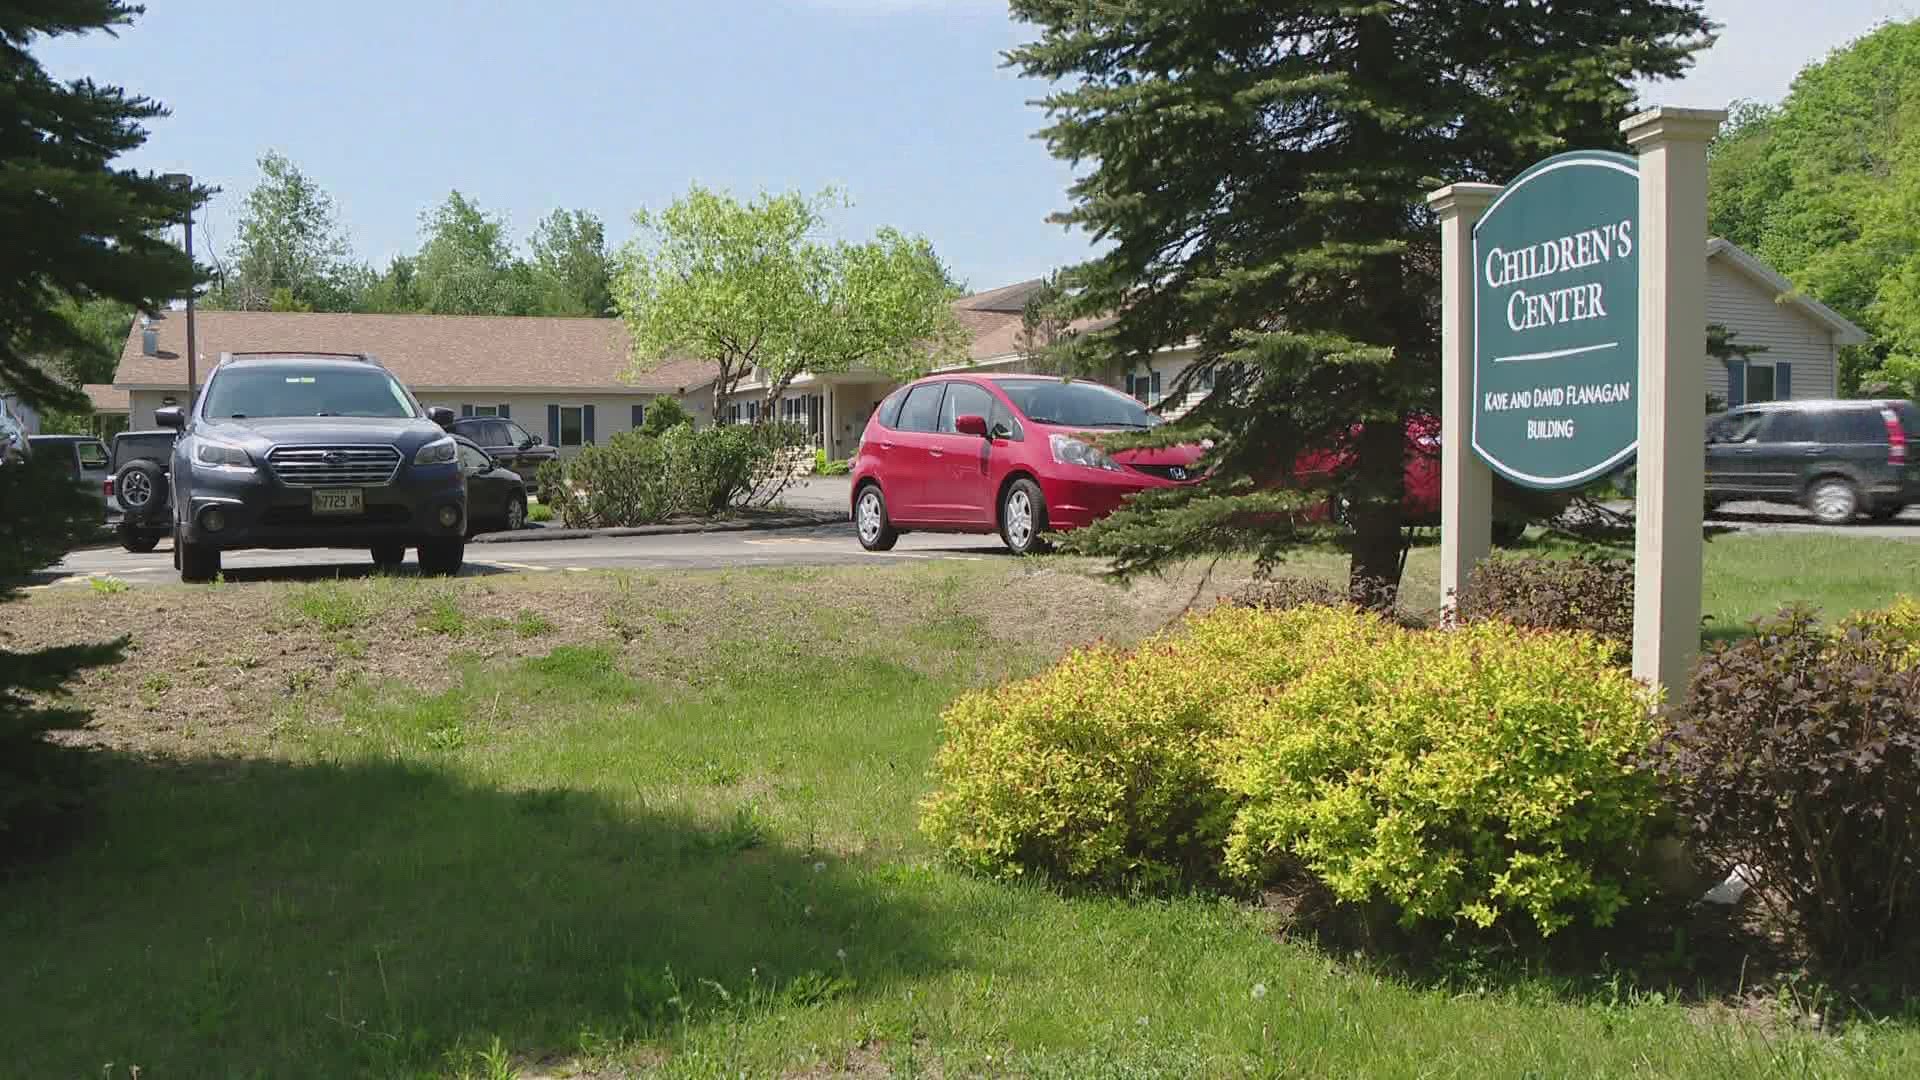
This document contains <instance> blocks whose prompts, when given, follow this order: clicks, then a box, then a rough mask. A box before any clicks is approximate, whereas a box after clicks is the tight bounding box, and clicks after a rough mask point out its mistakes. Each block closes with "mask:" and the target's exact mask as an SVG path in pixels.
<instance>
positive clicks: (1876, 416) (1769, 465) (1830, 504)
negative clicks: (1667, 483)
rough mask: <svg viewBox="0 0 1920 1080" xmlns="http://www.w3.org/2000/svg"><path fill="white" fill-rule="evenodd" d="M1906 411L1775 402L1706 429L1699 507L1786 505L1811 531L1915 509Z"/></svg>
mask: <svg viewBox="0 0 1920 1080" xmlns="http://www.w3.org/2000/svg"><path fill="white" fill-rule="evenodd" d="M1916 435H1920V408H1916V407H1915V405H1914V403H1913V402H1911V401H1775V402H1768V403H1766V404H1763V405H1749V406H1747V407H1745V408H1741V409H1733V410H1730V411H1728V412H1724V413H1719V414H1716V415H1714V416H1712V417H1709V418H1708V419H1707V501H1708V503H1709V504H1710V505H1711V504H1718V503H1723V502H1733V501H1736V500H1753V501H1764V502H1778V503H1795V504H1798V505H1800V506H1804V507H1806V508H1807V510H1808V511H1809V512H1810V513H1812V514H1813V516H1814V517H1815V518H1816V519H1818V520H1819V521H1820V522H1822V523H1824V524H1828V525H1840V524H1845V523H1847V522H1850V521H1852V520H1854V519H1855V518H1856V517H1858V516H1860V515H1861V514H1865V515H1867V516H1869V517H1871V518H1873V519H1875V520H1877V521H1885V520H1887V519H1889V518H1892V517H1894V516H1895V515H1897V514H1899V513H1900V511H1902V510H1904V509H1906V508H1907V506H1908V505H1909V504H1911V503H1915V502H1920V461H1916V460H1915V458H1914V456H1913V452H1912V451H1913V442H1914V439H1915V437H1916Z"/></svg>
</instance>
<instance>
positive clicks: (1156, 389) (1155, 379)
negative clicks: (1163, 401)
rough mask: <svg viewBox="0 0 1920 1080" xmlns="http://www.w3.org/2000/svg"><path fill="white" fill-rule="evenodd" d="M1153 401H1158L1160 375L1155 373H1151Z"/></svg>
mask: <svg viewBox="0 0 1920 1080" xmlns="http://www.w3.org/2000/svg"><path fill="white" fill-rule="evenodd" d="M1153 400H1154V401H1155V402H1158V401H1159V400H1160V373H1159V372H1157V371H1156V372H1154V373H1153Z"/></svg>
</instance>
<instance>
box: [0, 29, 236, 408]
mask: <svg viewBox="0 0 1920 1080" xmlns="http://www.w3.org/2000/svg"><path fill="white" fill-rule="evenodd" d="M141 10H142V9H141V8H140V7H138V6H136V5H132V4H126V3H121V2H119V0H0V238H4V239H3V240H0V382H5V383H6V384H7V385H9V386H11V387H12V388H14V389H15V390H16V391H18V392H19V393H20V394H21V395H22V396H23V397H26V398H28V399H29V400H36V399H37V400H40V401H43V402H45V403H46V404H48V405H51V406H55V407H58V408H65V409H74V410H78V409H82V408H85V407H86V399H85V398H83V397H81V396H80V395H79V393H78V392H77V391H75V390H73V389H72V388H71V387H67V386H63V385H61V383H60V382H59V381H58V380H57V379H56V378H55V377H54V376H53V375H52V374H50V373H48V372H46V371H44V370H43V369H42V368H40V367H39V366H36V365H34V364H32V363H30V362H29V361H28V356H29V355H30V354H37V355H48V354H52V355H61V354H66V353H79V352H85V351H86V349H87V347H88V345H89V342H88V339H87V335H86V331H85V330H84V329H83V328H80V327H77V326H75V325H74V324H73V322H71V321H70V319H69V318H68V317H67V316H65V315H63V314H62V310H63V304H62V302H63V301H65V300H67V299H68V298H72V299H73V300H76V301H78V302H80V303H85V302H87V301H91V300H94V299H96V298H102V297H104V298H107V299H111V300H116V301H119V302H121V303H123V304H127V305H130V306H133V307H138V308H143V309H146V310H155V309H157V308H159V307H161V306H163V305H164V304H165V303H166V302H167V301H168V300H169V299H172V298H174V297H178V296H184V295H186V292H187V290H188V289H189V288H191V287H193V285H194V284H195V282H196V281H197V280H198V279H199V278H198V275H197V273H196V271H195V269H194V267H193V265H192V263H191V262H190V261H189V260H188V258H187V257H186V255H185V254H183V253H182V252H181V251H180V249H179V248H177V247H174V246H172V245H171V244H169V243H168V242H167V241H166V240H165V239H164V237H165V236H167V235H170V234H171V230H173V229H174V228H176V227H177V226H178V225H179V223H180V221H181V219H182V217H184V216H185V214H186V212H187V205H188V202H189V200H191V201H192V202H193V203H195V204H196V205H197V204H198V203H200V202H202V201H204V200H205V199H206V196H207V195H208V191H207V190H206V189H204V188H202V189H199V190H196V191H194V192H191V193H188V192H182V191H176V190H174V189H173V188H171V187H170V186H168V184H167V182H166V181H165V180H162V179H161V178H160V177H158V176H155V175H153V174H152V173H138V172H134V171H132V170H129V169H115V168H112V167H110V166H111V163H112V161H113V160H114V159H115V158H116V157H119V156H120V155H121V154H125V153H127V152H128V151H131V150H133V149H135V148H137V147H138V146H140V145H141V144H142V143H144V142H146V140H147V134H146V130H145V128H143V127H142V126H141V125H142V124H143V123H144V122H145V121H148V120H152V119H154V118H155V117H159V116H164V115H166V110H165V108H163V107H162V106H161V105H160V104H158V103H157V102H155V101H153V100H151V99H149V98H145V97H140V96H138V95H131V94H128V93H127V92H126V91H125V90H123V89H121V88H119V87H117V86H100V85H97V84H95V83H94V82H93V81H92V80H91V79H78V80H75V81H73V82H69V83H61V82H57V81H55V80H54V79H53V78H52V77H51V76H50V75H48V74H47V72H46V69H44V68H43V67H41V66H40V63H39V61H37V60H35V59H34V58H33V56H32V55H30V54H29V53H28V52H27V47H28V46H29V45H30V44H32V43H33V42H34V41H35V40H36V39H38V38H42V37H52V36H55V35H61V34H74V33H82V32H85V31H88V30H108V31H111V30H113V29H114V28H116V27H120V26H124V25H126V24H127V23H129V22H131V21H132V20H133V17H134V16H135V15H138V14H139V13H140V12H141ZM67 310H71V309H67Z"/></svg>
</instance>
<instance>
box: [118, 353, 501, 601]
mask: <svg viewBox="0 0 1920 1080" xmlns="http://www.w3.org/2000/svg"><path fill="white" fill-rule="evenodd" d="M452 419H453V415H452V413H451V412H450V411H449V410H447V409H431V410H429V409H426V408H423V407H422V406H421V404H420V402H419V401H418V400H416V399H415V398H414V396H413V394H412V393H411V392H409V391H408V390H407V388H406V387H405V386H403V385H401V383H400V381H399V380H398V379H396V378H394V377H393V375H392V374H391V373H389V372H388V371H387V369H386V368H384V367H381V366H380V364H379V363H378V362H377V361H375V360H374V359H373V358H372V357H370V356H365V355H359V354H351V355H339V354H318V353H246V354H234V355H223V356H222V357H221V362H220V364H219V366H218V367H216V368H215V369H214V372H213V375H212V377H211V378H209V379H208V380H207V384H206V386H204V387H202V388H201V391H200V396H199V400H197V401H196V402H195V403H194V405H193V407H192V409H191V411H183V410H181V409H178V408H168V409H161V410H159V411H158V412H157V413H156V414H155V420H156V421H157V422H158V423H159V424H160V425H161V426H163V427H170V428H175V429H177V430H178V431H179V432H180V438H179V440H178V441H177V442H176V443H175V444H174V449H173V461H172V466H171V469H170V476H169V483H170V487H171V496H172V498H171V501H172V504H173V537H174V544H173V551H174V565H175V566H176V567H177V568H178V569H179V571H180V577H181V579H182V580H184V581H206V580H210V579H211V578H213V577H214V576H215V575H216V574H218V573H219V572H220V554H221V552H223V551H232V550H234V549H236V548H303V547H335V548H359V549H361V550H364V551H367V552H369V553H370V554H371V555H372V557H373V561H374V564H375V565H377V566H384V567H391V566H397V565H398V564H399V563H400V562H401V560H402V559H404V558H405V557H406V549H407V548H410V547H411V548H415V549H417V550H418V552H419V556H420V569H421V570H422V571H423V572H425V573H429V574H452V573H456V572H458V571H459V569H460V565H461V562H462V560H463V559H464V558H465V554H466V535H467V485H466V477H465V476H464V475H463V474H462V473H461V469H460V455H459V450H458V447H457V445H456V444H455V442H454V439H453V436H451V435H449V434H447V433H446V432H445V431H444V430H442V428H441V425H442V424H445V423H447V422H449V421H451V420H452Z"/></svg>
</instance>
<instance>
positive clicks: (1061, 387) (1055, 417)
mask: <svg viewBox="0 0 1920 1080" xmlns="http://www.w3.org/2000/svg"><path fill="white" fill-rule="evenodd" d="M999 385H1000V389H1001V390H1003V391H1005V392H1006V395H1007V397H1008V398H1009V399H1011V400H1012V401H1013V404H1014V407H1015V408H1017V409H1019V410H1020V411H1021V413H1023V414H1024V415H1025V416H1026V418H1027V419H1029V420H1031V421H1033V422H1034V423H1036V424H1058V425H1059V426H1061V427H1076V428H1150V427H1155V426H1157V425H1159V424H1162V423H1165V422H1166V421H1165V420H1164V419H1162V418H1161V417H1158V416H1155V415H1154V414H1153V413H1150V412H1148V411H1147V409H1146V406H1144V405H1142V404H1140V403H1139V402H1138V401H1135V400H1134V399H1132V398H1130V397H1128V396H1127V395H1125V394H1122V393H1121V392H1119V391H1118V390H1110V389H1108V388H1107V387H1104V386H1099V385H1096V384H1093V383H1077V382H1061V381H1060V380H1058V379H1001V380H1000V381H999Z"/></svg>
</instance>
